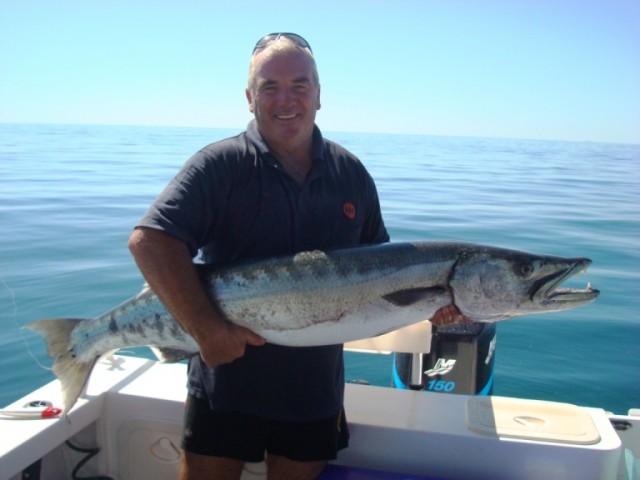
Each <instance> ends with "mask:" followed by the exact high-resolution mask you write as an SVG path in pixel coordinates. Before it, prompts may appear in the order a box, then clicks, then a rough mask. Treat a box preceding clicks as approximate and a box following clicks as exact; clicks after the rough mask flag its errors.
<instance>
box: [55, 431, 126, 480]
mask: <svg viewBox="0 0 640 480" xmlns="http://www.w3.org/2000/svg"><path fill="white" fill-rule="evenodd" d="M65 443H66V444H67V446H68V447H69V448H70V449H71V450H75V451H76V452H80V453H86V454H87V455H86V456H85V457H84V458H83V459H82V460H80V461H79V462H78V464H77V465H76V466H75V468H74V469H73V471H72V472H71V478H72V479H73V480H114V479H113V478H111V477H107V476H104V475H98V476H96V477H78V471H79V470H80V469H81V468H82V467H84V465H85V464H86V463H87V462H88V461H89V460H91V459H92V458H93V457H95V456H96V455H97V454H98V453H99V452H100V448H98V447H95V448H85V447H78V446H77V445H74V444H73V443H71V442H70V441H69V440H67V441H66V442H65Z"/></svg>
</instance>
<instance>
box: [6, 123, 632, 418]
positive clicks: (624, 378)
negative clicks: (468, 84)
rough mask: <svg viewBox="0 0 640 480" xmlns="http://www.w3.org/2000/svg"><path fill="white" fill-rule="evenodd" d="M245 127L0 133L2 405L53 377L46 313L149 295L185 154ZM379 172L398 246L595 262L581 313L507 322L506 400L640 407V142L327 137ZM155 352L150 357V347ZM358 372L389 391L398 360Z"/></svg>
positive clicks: (355, 360) (364, 361)
mask: <svg viewBox="0 0 640 480" xmlns="http://www.w3.org/2000/svg"><path fill="white" fill-rule="evenodd" d="M237 132H238V131H237V130H221V129H193V128H162V127H153V128H143V127H103V126H61V125H7V124H4V125H1V124H0V326H1V328H0V406H1V405H6V404H8V403H10V402H11V401H13V400H15V399H16V398H18V397H19V396H22V395H25V394H26V393H27V392H29V391H30V390H32V389H34V388H35V387H37V386H39V385H41V384H43V383H45V382H48V381H50V380H51V379H52V378H53V376H52V374H51V373H50V372H49V371H48V370H46V369H45V368H43V366H41V365H40V364H42V365H46V366H48V365H49V361H48V358H47V356H46V352H45V348H44V344H43V342H42V340H41V339H40V337H38V336H36V335H35V334H32V333H30V332H27V331H25V330H23V329H21V326H22V325H24V324H25V323H27V322H28V321H30V320H34V319H41V318H55V317H81V318H89V317H93V316H97V315H99V314H102V313H104V312H105V311H107V310H109V309H111V308H112V307H114V306H115V305H116V304H118V303H120V302H121V301H123V300H125V299H127V298H129V297H130V296H132V295H133V294H135V293H137V292H138V290H139V288H140V286H141V284H142V278H141V276H140V274H139V272H138V270H137V268H136V266H135V265H134V262H133V260H132V258H131V257H130V255H129V253H128V250H127V248H126V241H127V238H128V236H129V233H130V231H131V228H132V226H133V225H134V224H135V222H136V221H137V220H138V219H139V218H140V216H141V215H142V214H143V212H144V211H145V209H146V208H147V206H148V205H149V203H150V202H151V201H152V200H153V198H154V197H155V196H156V195H157V194H158V193H159V192H160V190H161V189H162V188H163V187H164V186H165V184H166V183H167V182H168V181H169V180H170V178H171V177H172V176H173V174H175V173H176V171H177V170H178V168H179V167H180V166H181V165H182V164H183V163H184V161H185V160H186V159H187V158H188V157H189V156H190V155H191V154H192V153H194V152H195V151H196V150H198V149H199V148H201V147H202V146H204V145H206V144H208V143H211V142H212V141H215V140H218V139H221V138H224V137H227V136H229V135H232V134H235V133H237ZM325 135H326V136H327V138H330V139H332V140H336V141H338V142H339V143H341V144H343V145H344V146H346V147H347V148H349V149H350V150H352V151H353V152H354V153H356V154H357V155H358V156H359V157H360V158H361V160H362V161H363V162H364V163H365V165H366V166H367V167H368V169H369V171H370V172H371V174H372V175H373V177H374V178H375V180H376V182H377V185H378V190H379V194H380V199H381V203H382V209H383V214H384V216H385V220H386V222H387V226H388V228H389V230H390V233H391V236H392V240H394V241H403V240H419V239H420V240H461V241H469V242H476V243H487V244H491V245H497V246H504V247H510V248H516V249H520V250H529V251H532V252H536V253H549V254H554V255H561V256H587V257H590V258H591V259H593V262H594V263H593V266H592V267H591V268H590V269H589V272H588V274H587V275H586V276H583V277H581V278H580V279H579V280H577V281H572V283H570V285H571V286H576V287H583V286H584V285H585V284H586V282H587V281H590V282H591V283H592V284H593V286H594V288H598V289H600V290H601V291H602V294H601V297H600V298H599V299H598V300H597V302H596V303H595V304H591V305H588V306H586V307H583V308H581V309H577V310H572V311H568V312H562V313H557V314H548V315H540V316H527V317H522V318H518V319H514V320H511V321H507V322H503V323H500V324H499V326H498V342H497V350H496V376H495V387H494V394H496V395H509V396H520V397H525V398H533V399H542V400H557V401H564V402H570V403H574V404H578V405H587V406H598V407H603V408H605V409H607V410H610V411H613V412H615V413H625V412H626V411H627V410H628V409H629V408H632V407H640V268H639V267H640V145H617V144H600V143H576V142H548V141H532V140H498V139H482V138H453V137H431V136H404V135H378V134H347V133H337V134H330V133H325ZM134 353H137V354H140V353H139V352H137V351H136V352H134ZM347 377H348V379H349V380H360V379H364V380H367V381H369V382H370V383H372V384H375V385H389V384H390V379H391V362H390V357H388V356H383V355H381V356H371V355H363V354H353V353H347Z"/></svg>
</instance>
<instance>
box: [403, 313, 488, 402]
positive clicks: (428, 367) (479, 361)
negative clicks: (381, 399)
mask: <svg viewBox="0 0 640 480" xmlns="http://www.w3.org/2000/svg"><path fill="white" fill-rule="evenodd" d="M495 346H496V324H495V323H473V324H460V325H450V326H447V327H437V328H434V333H433V334H432V337H431V350H430V353H428V354H421V353H417V354H411V353H395V354H394V359H393V384H394V386H395V387H396V388H403V389H412V390H425V391H430V392H439V393H461V394H468V395H490V394H491V391H492V388H493V364H494V358H495V355H494V352H495Z"/></svg>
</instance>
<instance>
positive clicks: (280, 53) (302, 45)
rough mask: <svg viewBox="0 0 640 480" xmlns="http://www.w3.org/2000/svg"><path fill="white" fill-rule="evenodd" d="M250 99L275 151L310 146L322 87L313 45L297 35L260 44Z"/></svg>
mask: <svg viewBox="0 0 640 480" xmlns="http://www.w3.org/2000/svg"><path fill="white" fill-rule="evenodd" d="M246 96H247V101H248V102H249V110H250V111H251V112H252V113H253V114H254V115H255V118H256V123H257V126H258V130H259V131H260V133H261V134H262V136H263V137H264V138H265V140H266V141H267V143H269V144H270V145H271V146H272V147H277V146H278V147H295V146H296V145H297V144H298V143H299V142H301V141H306V142H310V140H311V138H312V133H313V125H314V123H315V114H316V111H317V110H319V109H320V84H319V80H318V71H317V68H316V63H315V60H314V58H313V54H312V52H311V47H309V44H308V43H307V42H306V41H305V40H304V39H302V37H299V36H298V35H295V34H272V35H267V36H266V37H264V38H263V39H262V40H260V41H259V42H258V43H257V44H256V47H255V49H254V52H253V55H252V57H251V63H250V66H249V82H248V86H247V90H246Z"/></svg>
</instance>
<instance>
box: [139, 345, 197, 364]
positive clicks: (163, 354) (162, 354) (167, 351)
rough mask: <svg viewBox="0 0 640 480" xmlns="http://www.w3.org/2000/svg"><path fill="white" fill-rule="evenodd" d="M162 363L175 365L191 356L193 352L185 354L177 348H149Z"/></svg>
mask: <svg viewBox="0 0 640 480" xmlns="http://www.w3.org/2000/svg"><path fill="white" fill-rule="evenodd" d="M149 348H151V350H152V351H153V353H154V355H155V356H156V357H157V358H158V360H160V362H162V363H176V362H179V361H180V360H185V359H187V358H189V357H192V356H193V352H185V351H184V350H180V349H178V348H167V347H162V348H160V347H149Z"/></svg>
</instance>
